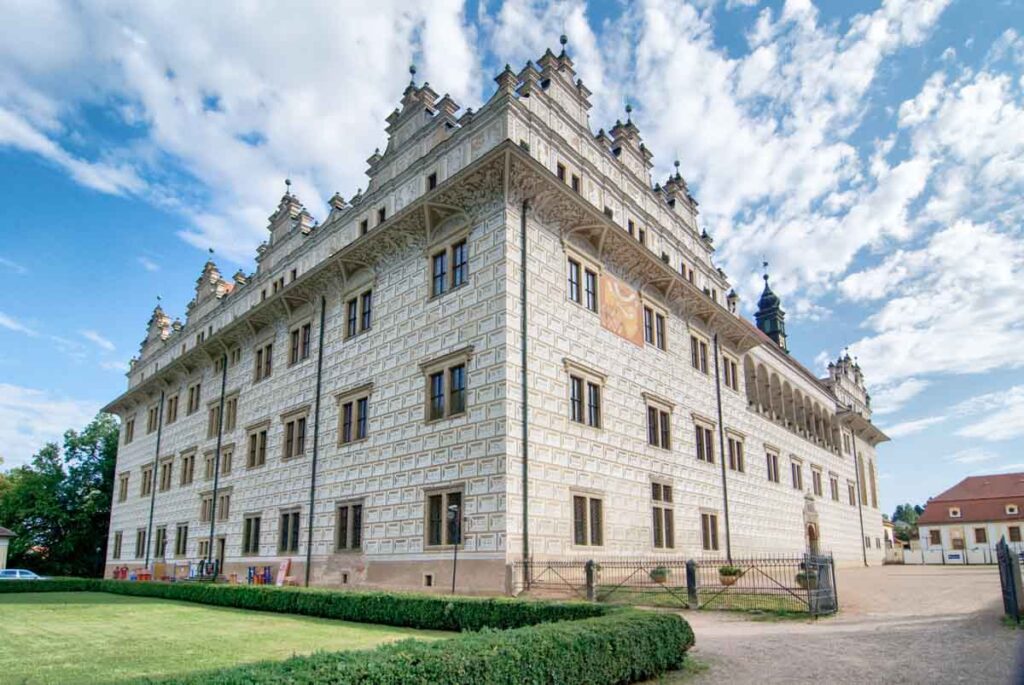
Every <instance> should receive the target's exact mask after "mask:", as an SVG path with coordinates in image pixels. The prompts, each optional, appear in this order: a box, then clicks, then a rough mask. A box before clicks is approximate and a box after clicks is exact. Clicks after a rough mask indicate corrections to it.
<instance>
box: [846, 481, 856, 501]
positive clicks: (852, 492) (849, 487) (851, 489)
mask: <svg viewBox="0 0 1024 685" xmlns="http://www.w3.org/2000/svg"><path fill="white" fill-rule="evenodd" d="M846 494H847V495H849V496H850V506H851V507H855V506H857V488H856V487H855V486H854V484H853V482H851V481H847V482H846Z"/></svg>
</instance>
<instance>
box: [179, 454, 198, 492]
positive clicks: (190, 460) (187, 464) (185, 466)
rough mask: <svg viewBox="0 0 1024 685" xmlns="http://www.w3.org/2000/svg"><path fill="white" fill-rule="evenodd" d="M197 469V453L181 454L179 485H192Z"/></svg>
mask: <svg viewBox="0 0 1024 685" xmlns="http://www.w3.org/2000/svg"><path fill="white" fill-rule="evenodd" d="M195 471H196V453H195V452H191V453H189V454H183V455H182V456H181V482H180V483H179V485H191V484H192V479H193V477H194V476H195Z"/></svg>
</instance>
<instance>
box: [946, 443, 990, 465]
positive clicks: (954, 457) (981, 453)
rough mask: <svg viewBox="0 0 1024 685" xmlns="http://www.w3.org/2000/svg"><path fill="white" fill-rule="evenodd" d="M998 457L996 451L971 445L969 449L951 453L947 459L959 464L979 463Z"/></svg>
mask: <svg viewBox="0 0 1024 685" xmlns="http://www.w3.org/2000/svg"><path fill="white" fill-rule="evenodd" d="M998 458H999V455H998V454H996V453H995V452H990V451H988V450H984V449H980V448H977V447H969V448H967V449H964V450H960V451H958V452H954V453H953V454H951V455H949V456H948V457H947V458H946V460H947V461H951V462H954V463H957V464H979V463H982V462H986V461H992V460H993V459H998Z"/></svg>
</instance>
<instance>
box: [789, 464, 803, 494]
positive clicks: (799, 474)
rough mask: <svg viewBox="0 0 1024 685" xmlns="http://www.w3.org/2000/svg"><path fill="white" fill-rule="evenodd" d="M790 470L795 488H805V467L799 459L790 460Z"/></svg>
mask: <svg viewBox="0 0 1024 685" xmlns="http://www.w3.org/2000/svg"><path fill="white" fill-rule="evenodd" d="M789 472H790V476H792V482H793V489H794V490H803V489H804V467H803V464H801V463H800V462H799V461H796V460H795V459H793V460H790V462H789Z"/></svg>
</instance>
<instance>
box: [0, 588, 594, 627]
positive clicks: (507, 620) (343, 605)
mask: <svg viewBox="0 0 1024 685" xmlns="http://www.w3.org/2000/svg"><path fill="white" fill-rule="evenodd" d="M75 591H85V592H110V593H112V594H118V595H132V596H136V597H156V598H160V599H174V600H179V601H184V602H196V603H198V604H212V605H214V606H222V607H232V608H235V609H249V610H252V611H272V612H276V613H281V614H299V615H302V616H315V617H318V618H332V619H336V620H340V621H354V622H358V623H377V624H381V625H389V626H404V627H408V628H421V629H425V630H460V631H461V630H480V629H481V628H520V627H522V626H531V625H536V624H538V623H550V622H552V621H575V620H579V619H583V618H592V617H595V616H602V615H604V614H605V613H606V612H607V611H608V608H607V607H604V606H601V605H598V604H589V603H586V602H533V601H530V602H524V601H522V600H516V599H510V598H505V597H501V598H476V597H459V596H454V597H446V596H443V595H424V594H413V593H398V592H362V591H336V590H321V589H307V588H301V589H300V588H278V587H273V586H266V585H259V586H256V585H218V584H213V583H202V582H195V583H193V582H177V583H159V582H129V581H123V580H100V579H98V578H55V579H51V580H35V581H20V580H18V581H2V582H0V592H75Z"/></svg>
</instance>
